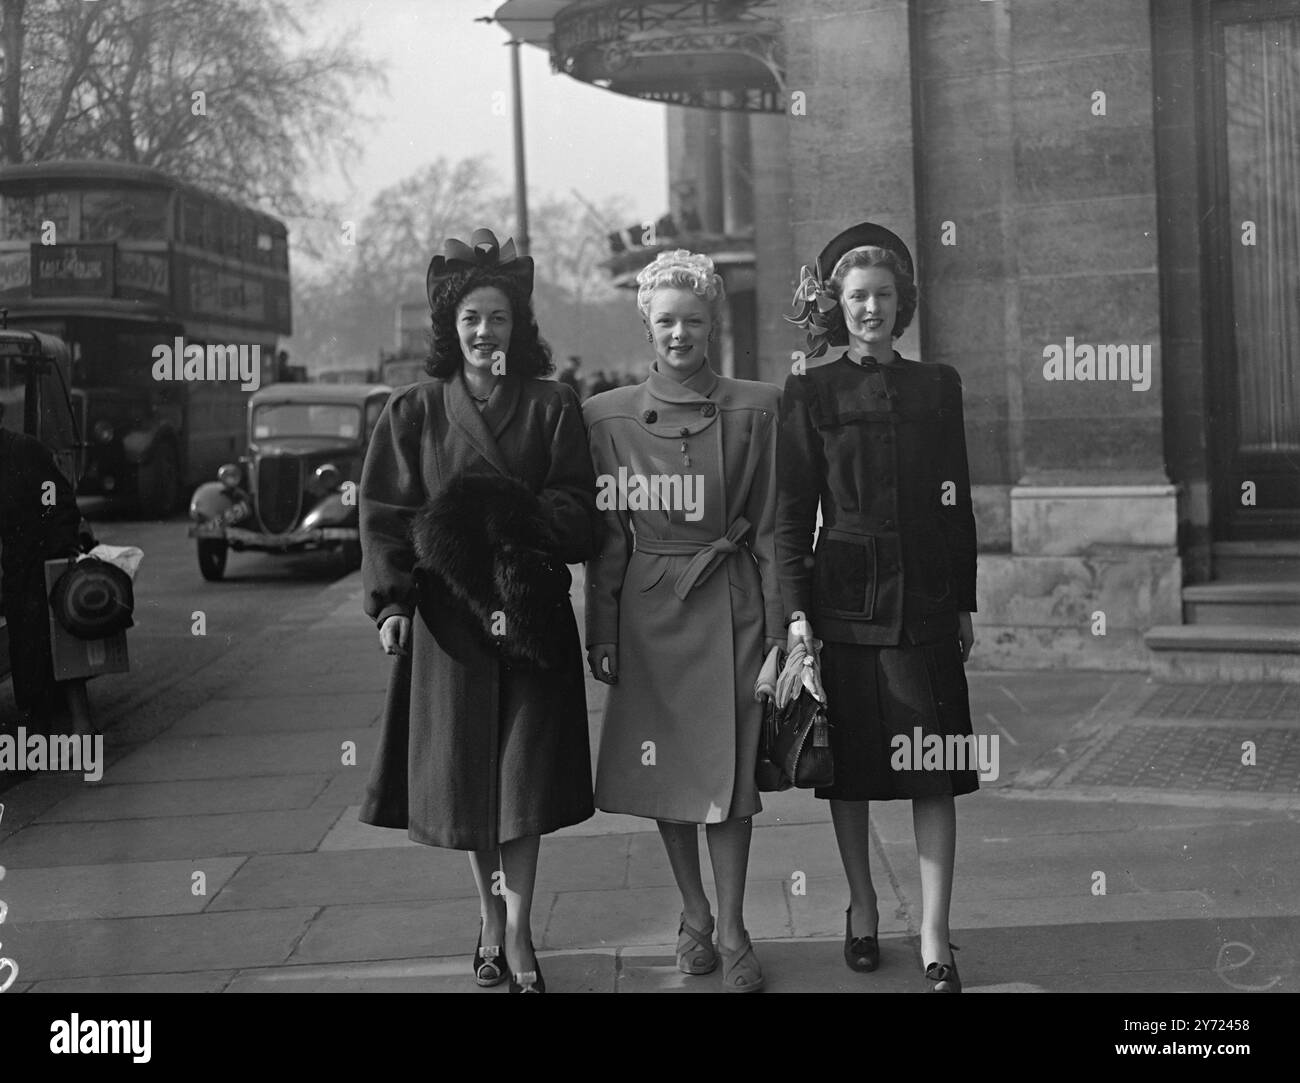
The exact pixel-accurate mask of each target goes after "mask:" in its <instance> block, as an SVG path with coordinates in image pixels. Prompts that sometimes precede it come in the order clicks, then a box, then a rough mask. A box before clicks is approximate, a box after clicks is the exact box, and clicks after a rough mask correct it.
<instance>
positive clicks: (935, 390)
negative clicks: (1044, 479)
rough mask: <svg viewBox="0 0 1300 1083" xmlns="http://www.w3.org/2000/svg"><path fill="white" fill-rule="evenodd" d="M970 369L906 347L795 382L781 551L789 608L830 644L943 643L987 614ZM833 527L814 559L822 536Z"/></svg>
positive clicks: (785, 401) (787, 424) (786, 415)
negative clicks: (966, 621) (980, 575)
mask: <svg viewBox="0 0 1300 1083" xmlns="http://www.w3.org/2000/svg"><path fill="white" fill-rule="evenodd" d="M961 396H962V387H961V377H960V376H958V375H957V370H956V369H954V368H952V367H951V366H949V365H939V364H921V363H919V362H916V361H909V360H908V359H907V358H904V357H900V356H899V355H898V354H897V353H895V354H894V360H893V361H892V362H889V363H888V364H883V365H882V364H880V363H878V362H876V361H874V360H873V359H871V358H868V359H867V360H866V362H865V363H864V364H861V365H859V364H857V363H855V362H853V361H852V360H850V359H849V357H848V355H847V353H846V354H845V355H843V356H841V357H840V358H839V359H838V360H835V361H831V362H829V363H827V364H825V365H820V366H818V367H816V368H813V369H809V370H808V373H807V375H803V376H791V377H789V379H787V380H786V385H785V394H784V395H783V396H782V399H781V428H780V441H779V450H778V454H777V464H778V465H777V472H778V477H779V489H780V507H779V510H778V512H777V524H776V549H777V559H778V562H779V566H780V577H781V594H782V598H783V600H784V602H785V607H786V612H787V614H789V613H792V612H794V611H795V610H802V611H803V612H805V613H807V614H808V617H809V619H810V620H811V621H812V625H813V631H814V633H815V634H816V635H817V636H818V637H819V638H821V639H824V640H827V641H830V642H839V643H858V644H863V645H868V646H898V645H899V644H900V643H901V642H911V643H934V642H938V641H940V640H943V639H948V638H951V637H953V636H955V635H956V634H957V614H958V613H959V612H974V611H975V559H976V558H975V515H974V512H973V510H972V507H971V494H970V471H969V467H968V466H967V460H966V432H965V427H964V425H963V419H962V401H961ZM819 501H820V504H821V514H822V526H821V530H820V533H819V534H818V536H817V549H816V553H815V554H814V555H813V559H812V560H809V554H810V553H811V552H812V539H813V531H814V528H815V527H816V522H817V508H818V502H819Z"/></svg>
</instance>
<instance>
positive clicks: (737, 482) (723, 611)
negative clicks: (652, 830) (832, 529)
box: [583, 366, 785, 823]
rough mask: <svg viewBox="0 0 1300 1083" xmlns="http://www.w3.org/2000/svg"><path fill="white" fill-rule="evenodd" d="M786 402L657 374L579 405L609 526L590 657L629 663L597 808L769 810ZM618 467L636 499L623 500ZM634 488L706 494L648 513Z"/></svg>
mask: <svg viewBox="0 0 1300 1083" xmlns="http://www.w3.org/2000/svg"><path fill="white" fill-rule="evenodd" d="M780 397H781V393H780V391H779V390H778V389H777V388H776V387H773V386H771V385H769V384H761V383H754V382H750V381H746V380H732V379H729V378H726V377H719V376H718V375H717V374H715V373H714V372H713V371H712V370H711V369H709V368H708V367H707V366H705V368H703V369H702V370H701V371H700V372H698V373H696V374H695V375H694V376H692V377H691V378H690V379H689V380H688V381H687V382H686V383H684V384H679V383H676V382H675V381H673V380H671V379H670V378H668V377H666V376H663V375H661V374H660V373H658V372H656V371H652V372H651V375H650V378H649V379H648V380H647V381H646V382H645V383H643V384H640V385H638V386H636V387H625V388H617V389H615V390H613V391H608V392H605V393H603V394H600V395H596V396H594V397H592V398H590V399H588V400H587V402H586V403H584V404H583V417H584V419H585V421H586V424H587V434H588V440H589V442H590V446H591V456H592V461H593V464H594V466H595V470H596V475H597V485H598V497H597V508H598V510H601V511H602V512H603V518H604V523H605V532H604V540H603V544H602V545H601V547H600V549H599V553H598V556H597V557H596V559H595V560H593V561H592V562H591V563H590V564H589V565H588V566H587V646H588V647H589V648H590V647H592V646H595V645H598V644H609V645H616V646H617V648H618V682H617V683H616V684H614V685H612V686H611V687H610V690H609V699H608V703H607V706H606V708H605V721H604V727H603V729H602V732H601V741H600V755H599V759H598V764H597V771H596V806H597V807H598V808H601V809H604V810H606V811H609V812H623V813H632V814H634V815H638V816H647V817H652V818H655V819H661V820H674V821H679V822H684V823H719V822H721V821H723V820H726V819H730V818H732V817H737V816H751V815H753V814H754V813H755V812H758V811H760V810H761V809H762V805H761V803H760V801H759V797H758V789H757V787H756V786H755V783H754V764H755V759H756V757H757V753H758V736H759V727H760V723H761V712H760V708H759V704H758V703H757V702H756V701H755V700H754V680H755V678H756V677H757V676H758V671H759V668H760V666H761V665H762V663H763V656H764V645H765V643H764V641H765V638H769V637H770V638H772V639H778V638H779V639H783V638H784V636H785V629H784V623H783V616H782V612H781V598H780V593H779V587H778V582H777V575H776V552H775V544H774V528H775V521H776V477H775V462H776V423H777V413H778V409H779V405H780ZM683 449H684V450H683ZM688 460H689V462H688ZM620 468H624V469H625V470H626V474H625V475H623V477H625V478H626V479H627V486H626V488H625V489H623V490H622V491H620V493H619V496H620V499H619V500H617V501H611V499H610V492H611V488H610V485H611V483H616V482H617V481H618V480H619V479H620ZM637 475H639V476H640V477H643V478H645V479H646V482H645V486H649V487H651V488H652V489H656V491H657V492H659V493H668V492H677V493H683V494H685V493H689V492H690V490H688V489H686V488H684V487H679V488H677V489H672V488H670V486H671V484H672V479H673V478H674V477H675V478H677V479H678V482H677V484H678V485H679V486H684V485H685V479H686V478H688V477H690V478H693V479H695V482H694V484H695V485H696V488H695V490H694V492H693V494H692V495H694V497H695V499H696V500H697V501H698V506H697V507H696V508H694V509H691V508H688V507H684V506H677V507H671V508H668V509H664V508H662V507H661V508H659V509H658V510H655V509H654V508H653V507H651V508H648V509H646V508H641V509H640V510H637V509H638V508H639V506H640V505H641V504H645V503H646V502H647V501H646V498H645V495H644V488H645V486H642V485H641V483H639V482H637V481H635V480H633V478H634V476H637ZM602 483H604V485H603V487H602ZM657 483H658V484H657ZM656 487H657V488H656ZM637 488H642V490H643V492H642V494H641V495H639V496H638V495H634V494H633V493H632V491H631V490H634V489H637ZM677 503H679V504H685V501H684V500H683V501H678V502H677ZM611 504H616V505H618V506H609V505H611ZM697 513H698V516H699V517H698V518H697V519H694V520H692V519H691V518H690V517H689V516H691V515H693V514H697Z"/></svg>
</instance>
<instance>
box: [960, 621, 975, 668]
mask: <svg viewBox="0 0 1300 1083" xmlns="http://www.w3.org/2000/svg"><path fill="white" fill-rule="evenodd" d="M957 642H959V643H960V644H961V660H962V661H963V662H965V661H966V660H967V659H968V658H970V652H971V648H972V647H974V646H975V629H974V628H973V627H972V626H971V621H970V614H969V613H958V614H957Z"/></svg>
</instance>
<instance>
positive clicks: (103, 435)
mask: <svg viewBox="0 0 1300 1083" xmlns="http://www.w3.org/2000/svg"><path fill="white" fill-rule="evenodd" d="M90 435H91V436H93V437H94V438H95V439H96V440H97V441H98V442H99V443H101V444H111V443H112V442H113V437H114V436H116V435H117V432H116V431H115V430H114V428H113V423H112V422H111V421H105V420H104V419H103V418H100V419H99V420H98V421H96V422H95V424H94V426H93V427H92V428H91V430H90Z"/></svg>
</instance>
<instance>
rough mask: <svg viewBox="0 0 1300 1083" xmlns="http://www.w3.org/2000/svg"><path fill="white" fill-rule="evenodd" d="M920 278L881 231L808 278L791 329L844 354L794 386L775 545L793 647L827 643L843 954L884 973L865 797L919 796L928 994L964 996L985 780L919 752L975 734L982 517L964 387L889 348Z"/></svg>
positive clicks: (826, 254) (813, 648)
mask: <svg viewBox="0 0 1300 1083" xmlns="http://www.w3.org/2000/svg"><path fill="white" fill-rule="evenodd" d="M912 268H913V264H912V257H911V253H910V252H908V250H907V246H906V245H904V244H903V242H902V241H901V240H900V239H899V238H898V237H896V236H895V235H894V234H893V233H891V232H890V231H889V230H887V229H884V228H883V227H881V226H877V225H874V224H872V223H869V222H864V223H862V224H860V225H857V226H854V227H852V228H851V229H848V230H845V231H844V232H843V233H841V234H840V235H839V236H838V237H836V238H835V239H834V240H832V241H831V242H830V244H829V245H827V246H826V248H825V249H824V250H823V251H822V253H821V255H820V257H819V258H818V260H817V266H816V269H815V272H814V271H811V270H809V269H807V268H805V271H804V277H803V282H802V283H801V287H800V295H799V297H798V298H797V300H802V301H803V311H802V312H801V314H800V318H799V319H798V320H795V321H792V322H796V323H798V324H799V325H800V326H803V327H805V328H806V329H807V330H808V331H809V346H810V350H811V354H812V356H814V357H817V356H820V355H821V354H822V353H824V352H825V351H826V349H827V348H828V347H829V346H840V347H845V348H844V349H842V350H841V351H840V354H839V356H838V358H837V359H836V360H833V361H830V362H829V363H827V364H824V365H820V366H818V367H815V368H812V369H810V370H808V372H807V374H806V375H793V376H791V377H790V378H789V379H788V380H787V381H786V385H785V393H784V395H783V397H782V403H781V425H780V428H779V434H780V435H779V440H778V455H777V471H778V478H779V482H778V488H779V491H780V505H779V510H778V514H777V528H776V547H777V558H778V562H779V566H780V575H781V588H782V598H783V601H784V604H785V606H786V613H787V614H788V616H789V617H790V619H791V624H790V629H789V634H788V642H789V646H790V648H791V649H792V650H793V649H794V648H795V647H796V646H798V645H800V644H802V645H803V647H804V648H805V649H807V651H808V653H809V655H810V657H811V658H813V659H814V660H816V659H817V658H818V648H819V647H820V648H821V652H820V665H819V668H818V673H819V677H820V680H821V683H822V685H823V687H824V690H825V694H826V698H827V703H828V714H829V718H830V721H831V724H832V728H831V746H832V751H833V753H834V757H835V784H834V785H833V786H832V787H830V788H828V789H824V790H823V789H819V790H818V791H817V796H818V797H822V798H826V799H828V800H829V801H830V803H831V816H832V819H833V820H834V823H835V834H836V839H837V841H838V843H839V849H840V855H841V858H842V860H843V862H844V870H845V873H846V875H847V878H848V881H849V892H850V905H849V909H848V913H847V914H846V917H845V945H844V955H845V960H846V962H847V963H848V965H849V966H850V967H851V968H852V969H855V970H864V971H870V970H874V969H875V968H876V966H877V965H878V964H879V946H878V944H877V939H876V937H877V930H878V927H879V911H878V908H877V900H876V892H875V888H874V886H873V885H872V882H871V868H870V864H869V850H870V838H869V827H868V809H869V802H871V801H890V800H911V802H912V816H913V823H914V826H915V830H916V850H917V857H918V859H919V862H920V870H921V896H922V911H923V917H922V922H921V954H922V958H923V962H924V963H925V964H926V966H925V972H926V978H927V979H928V983H927V989H929V990H930V991H934V992H960V991H961V982H960V979H959V977H958V975H957V968H956V965H955V964H954V962H953V957H952V952H951V946H950V944H949V942H948V911H949V905H950V901H951V897H952V878H953V863H954V857H955V850H956V813H955V806H954V802H953V798H954V796H956V795H957V794H964V793H970V792H971V791H973V790H976V789H978V787H979V782H978V779H977V774H976V771H975V770H974V769H973V766H972V764H971V763H970V762H968V761H965V760H963V762H961V763H957V762H955V759H956V758H955V757H953V758H952V759H950V758H949V757H948V756H946V755H945V756H941V757H939V762H937V763H936V762H935V760H934V759H933V758H929V757H927V758H926V759H925V761H924V765H923V766H921V768H920V769H916V768H917V765H918V764H920V763H922V760H921V758H920V756H919V751H918V754H917V755H913V754H912V745H913V744H915V743H916V742H917V740H918V738H919V739H920V742H921V744H923V745H925V744H932V743H933V742H927V741H926V738H933V737H939V738H947V737H949V736H952V737H953V738H958V739H961V740H963V741H965V739H966V738H968V737H969V736H970V735H971V732H972V731H971V720H970V706H969V702H968V697H967V688H966V677H965V671H964V669H963V663H964V662H965V661H966V659H967V658H968V657H969V655H970V650H971V646H972V644H973V643H974V637H973V634H972V630H971V616H970V615H971V613H972V612H973V611H974V609H975V518H974V514H973V511H972V508H971V496H970V477H969V471H968V468H967V462H966V438H965V431H964V428H963V422H962V387H961V378H960V377H959V376H958V375H957V372H956V370H955V369H953V368H951V367H949V366H947V365H937V364H919V363H917V362H915V361H910V360H908V359H906V358H904V357H902V356H900V355H899V354H898V353H897V352H896V351H895V350H894V348H893V339H894V338H896V337H897V336H899V335H901V334H902V333H903V331H904V329H906V327H907V326H908V324H909V322H910V321H911V319H912V315H913V313H914V312H915V310H916V300H917V291H916V285H915V281H914V278H913V270H912ZM819 502H820V505H821V516H822V523H821V526H820V531H819V535H818V538H817V545H816V550H815V552H814V550H813V534H814V528H815V527H816V525H817V523H816V519H817V510H818V504H819ZM814 629H815V632H816V637H817V638H814ZM818 640H820V641H823V643H824V645H823V643H819V642H818ZM956 743H957V742H956V741H953V742H946V743H945V747H946V748H955V747H956ZM963 747H966V746H963ZM903 751H906V752H907V754H906V755H902V754H901V753H902V752H903Z"/></svg>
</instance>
